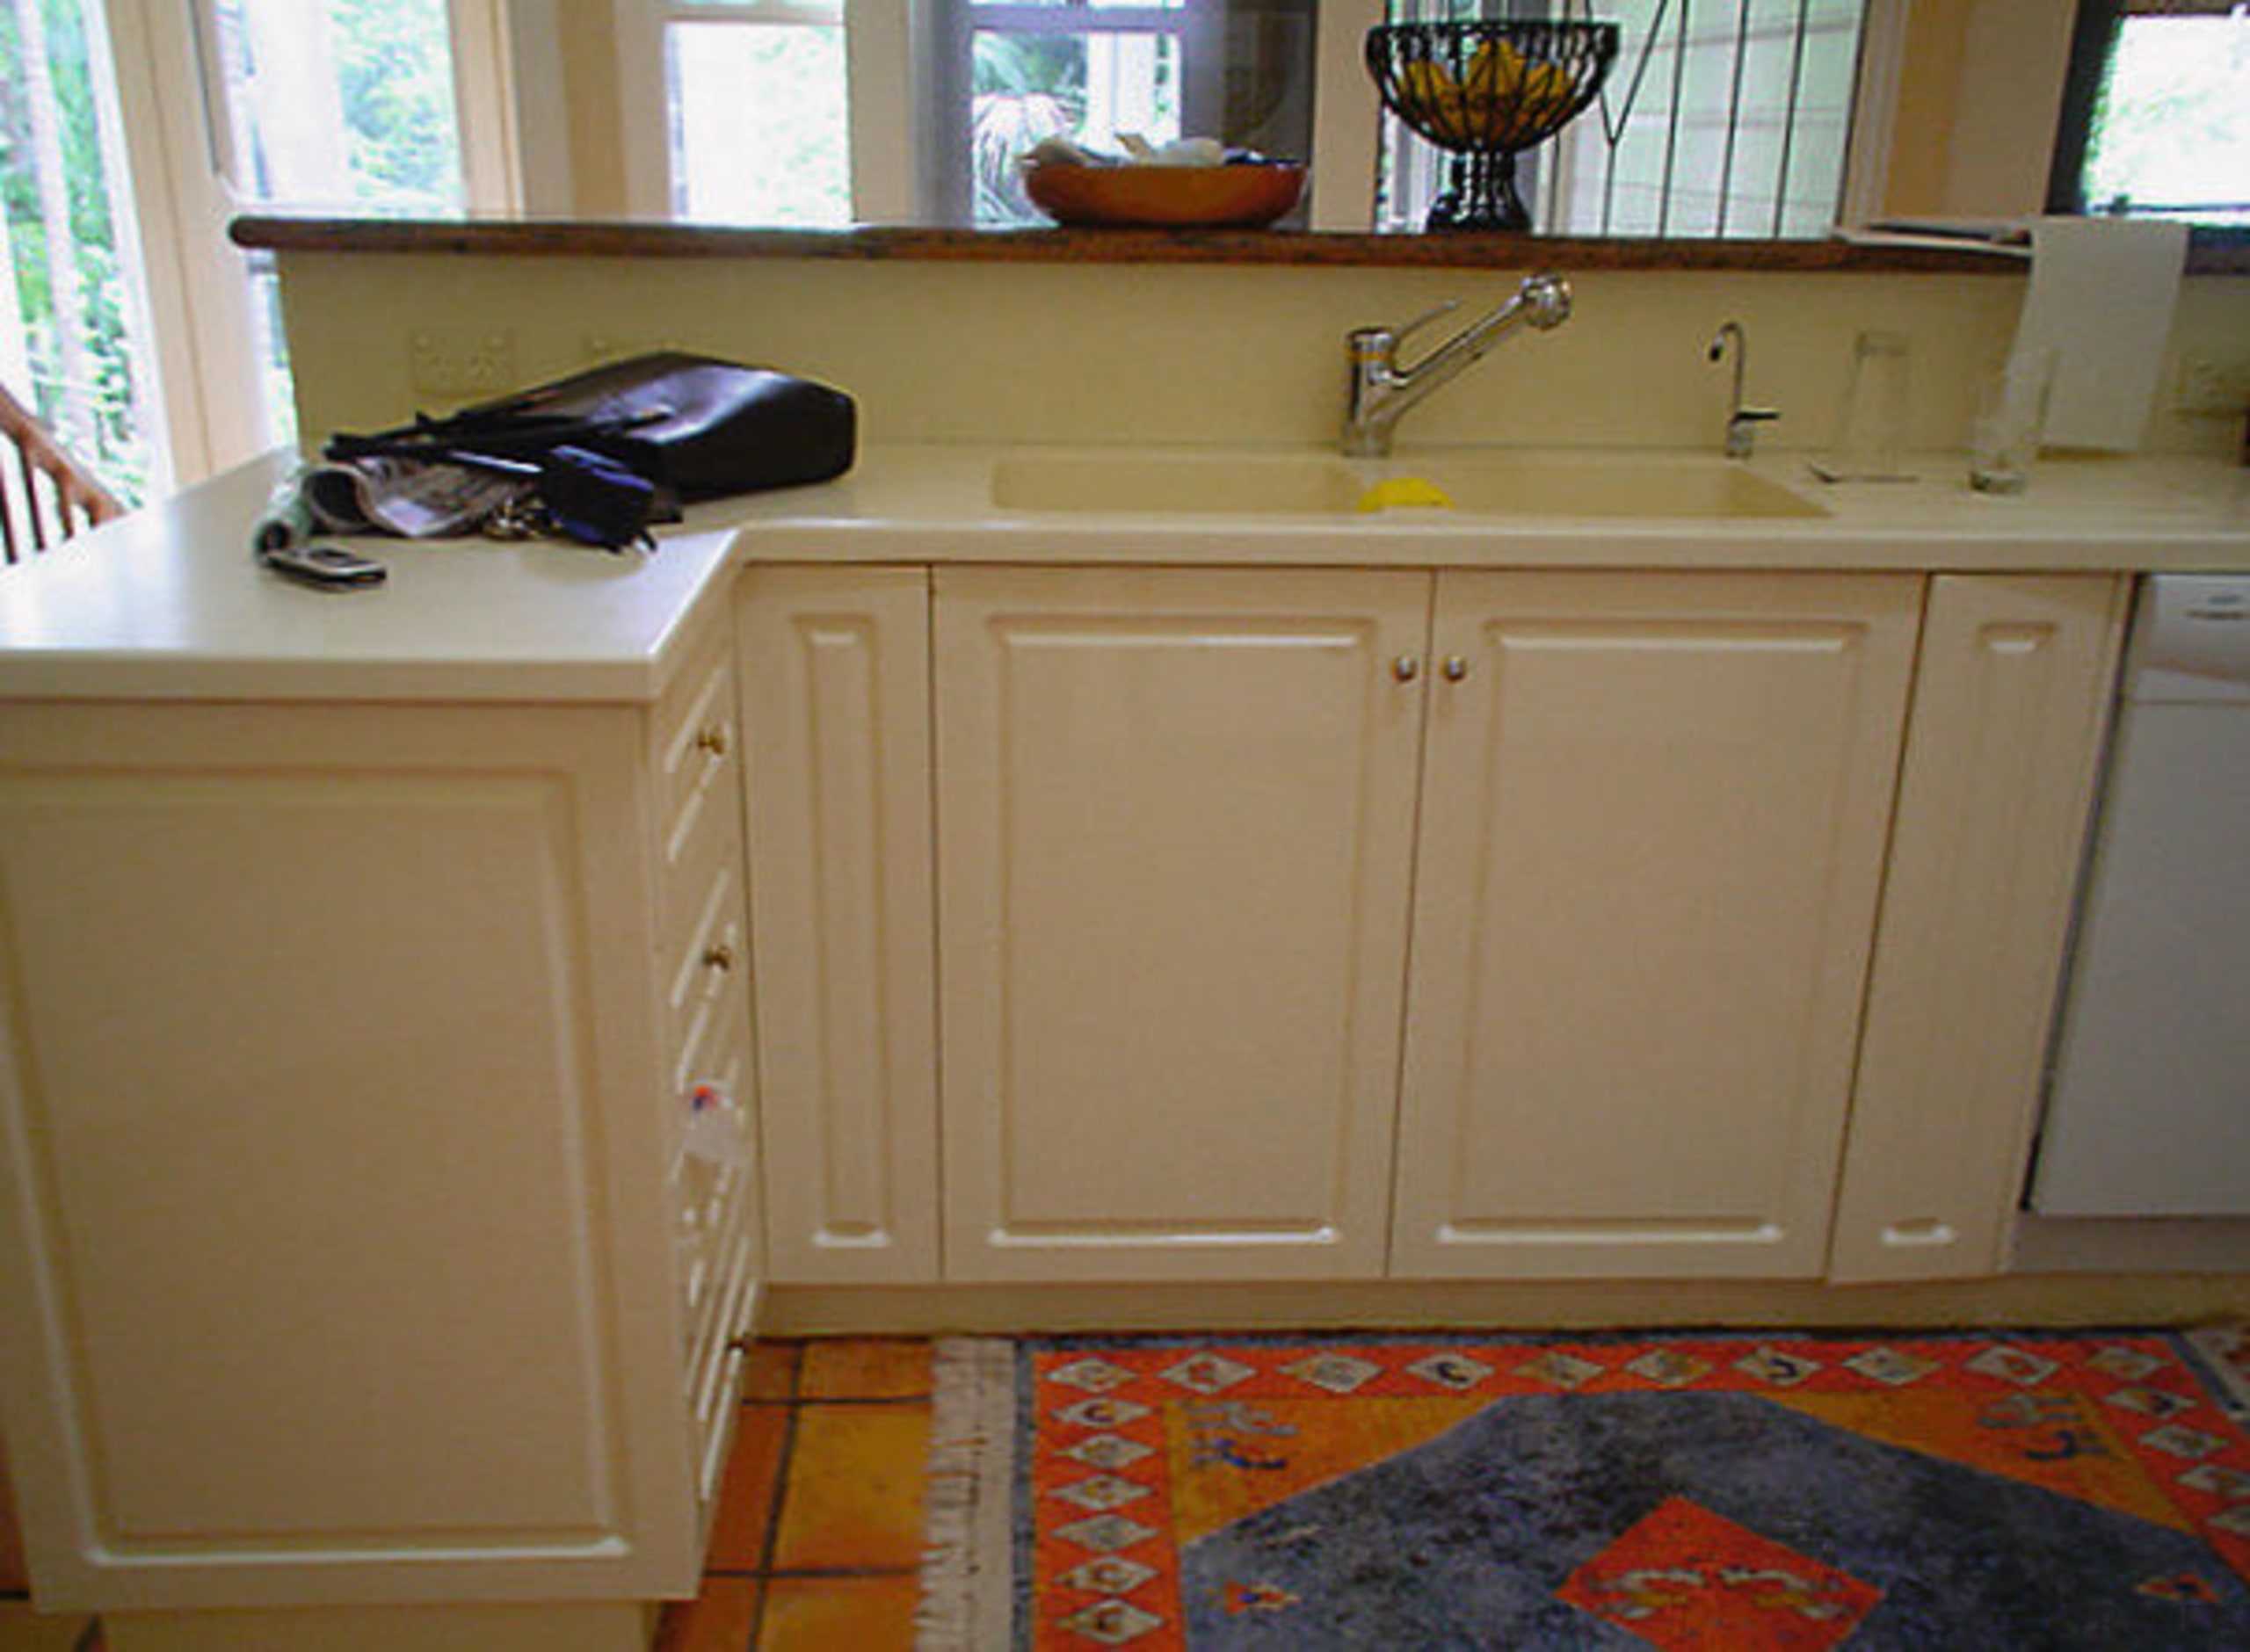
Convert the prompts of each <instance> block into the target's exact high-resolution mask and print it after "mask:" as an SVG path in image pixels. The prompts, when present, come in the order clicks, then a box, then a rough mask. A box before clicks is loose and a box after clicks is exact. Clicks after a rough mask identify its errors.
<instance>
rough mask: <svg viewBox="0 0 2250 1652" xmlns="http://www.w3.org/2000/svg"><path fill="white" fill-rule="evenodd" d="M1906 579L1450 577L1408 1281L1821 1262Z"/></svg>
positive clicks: (1406, 1132) (1883, 822)
mask: <svg viewBox="0 0 2250 1652" xmlns="http://www.w3.org/2000/svg"><path fill="white" fill-rule="evenodd" d="M1919 600H1920V582H1919V581H1916V580H1914V579H1911V578H1906V577H1903V576H1901V577H1891V576H1872V577H1841V576H1810V575H1807V576H1792V575H1778V576H1766V575H1736V574H1695V575H1676V576H1675V575H1658V574H1638V573H1636V574H1623V575H1567V574H1552V575H1550V574H1460V575H1450V574H1448V575H1441V576H1440V578H1439V583H1438V602H1437V618H1436V621H1435V624H1434V626H1433V634H1432V643H1431V654H1432V658H1433V663H1435V665H1436V668H1437V669H1436V670H1435V672H1434V674H1433V682H1432V686H1431V695H1432V700H1431V710H1430V732H1429V737H1428V747H1427V757H1426V764H1425V781H1424V790H1423V803H1422V834H1421V850H1420V854H1419V859H1418V864H1417V873H1416V894H1415V930H1414V966H1413V979H1412V990H1411V998H1410V1009H1409V1030H1408V1036H1407V1052H1406V1061H1405V1068H1404V1073H1405V1077H1404V1085H1403V1089H1402V1096H1401V1108H1402V1112H1401V1119H1400V1142H1399V1158H1398V1192H1397V1226H1396V1230H1395V1233H1394V1236H1393V1242H1392V1271H1393V1272H1396V1273H1400V1274H1404V1275H1453V1276H1513V1277H1534V1278H1535V1277H1542V1276H1551V1277H1590V1276H1625V1277H1637V1278H1674V1277H1692V1276H1699V1275H1714V1276H1721V1275H1733V1276H1755V1277H1767V1278H1782V1277H1795V1276H1810V1275H1815V1274H1818V1272H1820V1269H1821V1267H1822V1264H1823V1263H1824V1261H1825V1257H1826V1250H1827V1234H1828V1216H1829V1204H1830V1198H1831V1193H1832V1190H1833V1180H1834V1175H1835V1169H1836V1156H1837V1151H1838V1145H1839V1142H1840V1139H1841V1134H1842V1129H1843V1124H1844V1114H1845V1107H1846V1103H1847V1098H1848V1095H1849V1090H1850V1084H1851V1077H1852V1061H1853V1051H1854V1040H1855V1038H1856V1035H1857V1032H1858V1025H1859V1023H1858V1008H1859V1000H1860V992H1861V987H1862V980H1863V977H1864V975H1865V969H1866V963H1867V956H1868V948H1869V938H1870V936H1871V934H1872V931H1873V927H1874V923H1875V910H1876V898H1877V894H1878V888H1879V883H1880V873H1881V869H1882V861H1883V841H1884V832H1885V829H1886V827H1887V825H1888V823H1889V820H1890V810H1891V786H1892V781H1893V778H1894V776H1895V774H1896V772H1897V767H1898V744H1899V738H1900V728H1901V722H1902V720H1903V717H1904V714H1905V702H1906V696H1907V685H1908V675H1909V672H1910V670H1911V669H1912V664H1913V648H1914V636H1915V628H1916V618H1917V611H1918V605H1919Z"/></svg>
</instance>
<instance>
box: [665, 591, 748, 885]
mask: <svg viewBox="0 0 2250 1652" xmlns="http://www.w3.org/2000/svg"><path fill="white" fill-rule="evenodd" d="M726 641H727V639H726V636H725V634H723V633H722V634H719V635H717V636H716V637H715V638H714V639H713V641H711V642H710V643H708V644H706V645H705V646H704V647H702V648H700V649H698V650H697V652H696V655H695V656H694V659H693V663H691V664H690V665H689V666H688V668H687V670H685V671H683V672H682V673H681V674H680V677H679V681H678V682H677V683H676V684H674V685H673V686H672V688H671V691H670V692H667V693H666V694H665V695H664V699H662V700H661V701H660V702H659V703H658V705H657V827H658V831H659V833H660V837H659V842H660V844H661V847H662V850H663V853H664V870H665V873H666V875H667V877H669V876H670V875H671V873H673V872H674V871H675V870H677V869H678V868H679V866H681V864H682V863H683V862H684V861H685V860H686V859H688V858H689V857H690V856H691V855H692V854H693V852H694V851H695V849H696V848H697V846H698V843H699V839H700V838H701V837H703V835H704V834H706V833H708V832H713V831H717V832H722V833H723V834H724V835H725V836H726V837H728V838H729V840H730V841H732V842H735V843H737V844H739V842H740V840H741V827H740V818H739V813H738V811H739V809H740V807H741V806H740V804H739V802H738V801H737V794H738V793H739V790H740V788H739V786H737V782H736V778H735V777H736V773H737V765H738V764H739V762H740V756H739V754H740V751H741V749H742V731H741V728H740V726H739V723H738V721H737V711H736V706H735V675H734V662H733V658H732V656H730V655H729V653H728V651H727V648H726V646H725V644H726Z"/></svg>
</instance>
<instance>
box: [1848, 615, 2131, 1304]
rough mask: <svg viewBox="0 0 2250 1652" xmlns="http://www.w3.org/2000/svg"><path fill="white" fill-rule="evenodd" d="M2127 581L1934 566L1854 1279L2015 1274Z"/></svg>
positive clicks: (1870, 1045) (1873, 1054) (1852, 1199)
mask: <svg viewBox="0 0 2250 1652" xmlns="http://www.w3.org/2000/svg"><path fill="white" fill-rule="evenodd" d="M2127 589H2128V588H2127V584H2126V582H2124V581H2123V580H2121V579H2114V578H2110V577H2108V576H2100V575H2081V576H2051V577H2045V578H2023V577H2014V576H1997V575H1992V576H1977V577H1949V578H1942V579H1938V580H1935V581H1933V582H1932V584H1931V590H1930V605H1929V618H1928V620H1927V624H1926V625H1925V627H1924V634H1923V641H1922V667H1921V673H1920V684H1919V686H1918V687H1917V689H1916V691H1915V696H1914V727H1913V738H1912V740H1911V741H1910V743H1909V744H1908V747H1907V751H1906V767H1905V777H1904V779H1903V780H1902V782H1901V785H1900V790H1899V798H1898V830H1897V831H1896V832H1895V834H1894V835H1893V844H1892V849H1891V868H1892V869H1891V880H1890V888H1889V889H1888V891H1887V892H1886V893H1885V895H1884V896H1883V929H1882V933H1881V938H1880V939H1879V940H1878V942H1877V945H1876V960H1875V974H1874V977H1873V980H1872V982H1871V983H1870V986H1869V993H1868V1023H1867V1037H1866V1040H1865V1047H1864V1049H1863V1050H1862V1054H1861V1058H1860V1078H1859V1093H1858V1096H1857V1098H1855V1099H1854V1102H1853V1105H1852V1134H1851V1146H1850V1149H1849V1151H1848V1153H1847V1156H1846V1157H1845V1160H1844V1177H1843V1184H1842V1191H1841V1195H1840V1201H1839V1204H1838V1207H1837V1216H1836V1239H1835V1255H1834V1257H1833V1260H1832V1262H1831V1264H1830V1273H1831V1276H1832V1277H1833V1278H1835V1279H1850V1280H1860V1279H1918V1278H1934V1277H1937V1276H1940V1275H1964V1274H1979V1273H1992V1272H1998V1271H1999V1269H2000V1264H2001V1261H2002V1253H2003V1249H2004V1247H2005V1244H2006V1242H2007V1234H2008V1227H2009V1217H2010V1213H2011V1212H2012V1210H2013V1208H2014V1204H2015V1200H2016V1197H2017V1195H2018V1194H2019V1192H2021V1187H2022V1181H2023V1170H2024V1159H2025V1156H2026V1154H2027V1153H2028V1152H2029V1145H2030V1139H2031V1128H2032V1120H2033V1116H2034V1113H2035V1112H2036V1106H2037V1102H2038V1094H2039V1084H2040V1081H2041V1079H2042V1076H2043V1071H2044V1067H2045V1061H2046V1054H2047V1037H2048V1029H2049V1024H2050V1018H2051V1016H2052V1012H2053V1008H2054V1003H2055V990H2056V984H2057V980H2058V976H2059V975H2060V973H2061V969H2062V962H2063V953H2064V948H2065V941H2066V939H2067V937H2068V935H2069V932H2070V922H2071V904H2072V896H2073V895H2074V893H2075V891H2076V888H2077V881H2078V866H2079V851H2080V849H2081V846H2082V844H2083V840H2084V837H2085V833H2086V824H2087V813H2088V810H2089V808H2091V805H2092V799H2093V791H2094V773H2095V770H2096V768H2097V766H2098V764H2099V760H2100V756H2101V729H2102V723H2103V719H2104V716H2105V714H2106V712H2107V709H2108V701H2109V686H2110V682H2111V679H2112V677H2114V675H2115V672H2116V650H2117V646H2118V642H2119V639H2120V636H2121V634H2122V633H2123V626H2124V612H2125V602H2126V593H2127Z"/></svg>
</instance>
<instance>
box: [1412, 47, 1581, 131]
mask: <svg viewBox="0 0 2250 1652" xmlns="http://www.w3.org/2000/svg"><path fill="white" fill-rule="evenodd" d="M1398 80H1399V84H1400V86H1401V87H1402V88H1403V89H1404V91H1405V94H1406V99H1407V102H1408V105H1410V106H1412V107H1417V108H1419V109H1422V110H1426V111H1427V112H1428V120H1429V122H1430V126H1431V129H1432V133H1433V135H1434V136H1435V137H1436V138H1437V139H1438V141H1440V142H1441V143H1444V144H1446V145H1448V147H1450V148H1453V149H1476V148H1481V147H1486V146H1492V145H1504V144H1510V143H1518V142H1521V141H1526V140H1528V138H1529V137H1530V136H1531V134H1534V133H1535V132H1538V131H1539V130H1541V129H1542V127H1544V126H1546V125H1547V124H1548V122H1549V121H1550V120H1552V119H1553V118H1554V117H1555V116H1557V115H1558V114H1559V113H1560V112H1562V110H1563V109H1564V106H1565V105H1568V104H1569V102H1570V100H1571V91H1572V90H1573V88H1572V86H1571V77H1570V75H1569V73H1568V72H1567V71H1565V70H1564V69H1560V68H1558V67H1557V65H1555V64H1553V63H1543V62H1533V61H1531V60H1530V59H1528V58H1526V57H1525V56H1524V55H1523V54H1522V53H1521V52H1519V51H1517V50H1516V49H1515V47H1513V46H1511V45H1510V44H1509V43H1508V42H1507V41H1506V40H1487V41H1485V42H1484V44H1483V45H1481V46H1479V47H1477V55H1476V56H1475V57H1473V58H1471V59H1470V63H1469V69H1468V72H1467V74H1466V75H1464V76H1463V77H1462V79H1460V80H1459V81H1455V79H1454V77H1453V76H1452V74H1451V72H1450V71H1449V70H1448V69H1447V68H1446V66H1445V65H1444V64H1442V63H1433V62H1412V63H1408V64H1406V65H1404V67H1403V68H1401V69H1400V70H1399V71H1398Z"/></svg>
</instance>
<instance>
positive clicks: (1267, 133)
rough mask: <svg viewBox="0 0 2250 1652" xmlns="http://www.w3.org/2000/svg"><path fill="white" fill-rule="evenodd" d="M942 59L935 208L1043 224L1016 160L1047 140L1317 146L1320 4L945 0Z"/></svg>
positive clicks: (950, 214) (977, 218)
mask: <svg viewBox="0 0 2250 1652" xmlns="http://www.w3.org/2000/svg"><path fill="white" fill-rule="evenodd" d="M941 6H942V10H941V16H942V17H943V18H944V20H945V23H946V34H945V36H944V38H943V40H942V41H941V43H940V50H939V55H940V61H941V62H942V63H943V64H944V65H945V69H944V71H943V73H942V74H941V76H940V83H939V87H938V95H937V97H936V98H934V99H933V106H932V116H931V121H930V126H929V130H928V133H927V139H926V141H927V142H928V144H929V146H930V149H931V150H932V152H933V154H934V155H935V156H937V157H938V164H937V165H936V167H935V168H934V169H933V176H934V179H935V187H936V190H937V192H938V197H939V198H938V199H937V200H936V201H935V202H934V203H933V208H934V211H933V216H936V217H939V218H940V219H942V220H943V221H947V222H953V223H975V224H979V225H984V226H1002V225H1009V224H1034V223H1042V222H1044V221H1045V220H1044V218H1043V217H1042V215H1041V214H1039V213H1038V212H1037V211H1036V210H1034V208H1033V207H1032V206H1031V204H1030V202H1029V201H1028V200H1027V199H1025V198H1024V195H1023V191H1022V187H1021V185H1020V181H1019V178H1018V168H1017V165H1016V160H1017V157H1018V156H1021V155H1022V154H1023V153H1024V152H1025V151H1026V150H1027V149H1030V148H1031V147H1032V146H1033V145H1034V144H1035V143H1037V142H1038V141H1040V140H1041V139H1042V138H1049V137H1062V138H1068V139H1070V140H1071V141H1073V142H1075V143H1078V144H1079V145H1081V146H1082V147H1085V148H1087V149H1097V150H1102V151H1107V152H1110V153H1116V152H1118V151H1119V150H1120V149H1121V147H1122V142H1123V140H1124V138H1125V137H1126V135H1127V134H1131V135H1133V136H1135V137H1138V138H1143V139H1145V140H1146V141H1148V142H1150V143H1151V144H1161V143H1166V142H1169V141H1172V140H1173V139H1175V138H1179V137H1184V136H1194V137H1216V138H1218V139H1219V140H1221V141H1223V142H1225V143H1227V144H1229V145H1230V146H1232V147H1235V148H1238V149H1258V150H1260V151H1263V152H1266V153H1269V154H1276V155H1287V156H1298V157H1302V156H1305V155H1306V153H1307V151H1308V149H1309V148H1310V141H1311V124H1312V108H1311V98H1310V91H1309V89H1310V85H1311V83H1312V45H1313V24H1314V15H1313V5H1312V3H1311V0H1146V3H1145V4H1135V3H1133V0H941Z"/></svg>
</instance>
